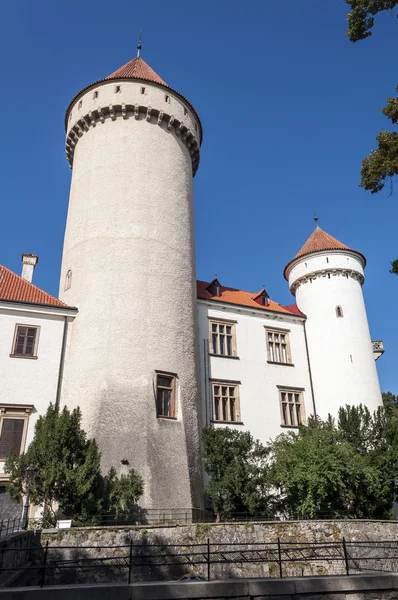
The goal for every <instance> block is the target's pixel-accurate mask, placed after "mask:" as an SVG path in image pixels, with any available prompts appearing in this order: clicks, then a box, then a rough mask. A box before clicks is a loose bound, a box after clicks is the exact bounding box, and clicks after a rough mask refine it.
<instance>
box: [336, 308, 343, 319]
mask: <svg viewBox="0 0 398 600" xmlns="http://www.w3.org/2000/svg"><path fill="white" fill-rule="evenodd" d="M336 317H344V314H343V309H342V308H341V306H336Z"/></svg>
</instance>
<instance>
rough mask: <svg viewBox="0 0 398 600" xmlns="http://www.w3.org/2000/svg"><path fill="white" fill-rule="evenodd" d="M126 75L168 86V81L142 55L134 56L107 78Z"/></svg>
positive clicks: (128, 77)
mask: <svg viewBox="0 0 398 600" xmlns="http://www.w3.org/2000/svg"><path fill="white" fill-rule="evenodd" d="M124 77H125V78H126V79H145V80H147V81H153V82H154V83H160V84H161V85H165V86H167V87H168V85H167V83H166V82H165V81H163V79H162V78H161V77H159V75H158V74H157V73H155V71H154V70H153V69H152V68H151V67H150V66H149V65H148V64H147V63H146V62H145V60H143V59H142V58H140V57H137V58H133V60H130V61H129V62H128V63H126V64H125V65H123V67H120V69H117V71H114V72H113V73H111V74H110V75H108V77H105V79H121V78H124Z"/></svg>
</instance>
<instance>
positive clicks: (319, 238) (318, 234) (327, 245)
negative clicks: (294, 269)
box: [283, 225, 366, 279]
mask: <svg viewBox="0 0 398 600" xmlns="http://www.w3.org/2000/svg"><path fill="white" fill-rule="evenodd" d="M325 250H350V251H351V252H355V254H359V256H360V257H361V258H362V260H363V261H364V265H365V264H366V258H365V256H364V255H363V254H361V252H358V251H357V250H353V248H350V247H349V246H346V244H343V243H342V242H339V240H336V238H334V237H333V236H332V235H330V234H329V233H326V231H323V229H321V228H320V227H319V226H318V225H317V226H316V228H315V231H313V232H312V234H311V235H310V237H309V238H308V240H307V241H306V242H305V244H304V246H302V247H301V248H300V250H299V251H298V252H297V254H296V256H295V257H294V258H292V260H291V261H290V262H288V264H287V265H286V267H285V270H284V272H283V274H284V276H285V279H287V275H286V272H287V269H288V267H289V266H290V265H291V264H292V262H294V261H295V260H296V259H297V258H301V257H302V256H308V255H309V254H315V253H316V252H323V251H325Z"/></svg>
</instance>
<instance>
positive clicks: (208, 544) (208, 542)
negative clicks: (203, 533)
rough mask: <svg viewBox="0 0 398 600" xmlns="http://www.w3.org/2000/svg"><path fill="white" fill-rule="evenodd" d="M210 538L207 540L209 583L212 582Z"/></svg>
mask: <svg viewBox="0 0 398 600" xmlns="http://www.w3.org/2000/svg"><path fill="white" fill-rule="evenodd" d="M210 558H211V554H210V538H207V581H210Z"/></svg>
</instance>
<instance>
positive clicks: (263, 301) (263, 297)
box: [253, 288, 269, 306]
mask: <svg viewBox="0 0 398 600" xmlns="http://www.w3.org/2000/svg"><path fill="white" fill-rule="evenodd" d="M253 300H254V301H255V302H257V304H260V305H261V306H268V304H269V302H268V300H269V296H268V294H267V292H266V290H265V288H263V289H262V290H261V292H260V293H259V294H257V296H255V297H254V298H253Z"/></svg>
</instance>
